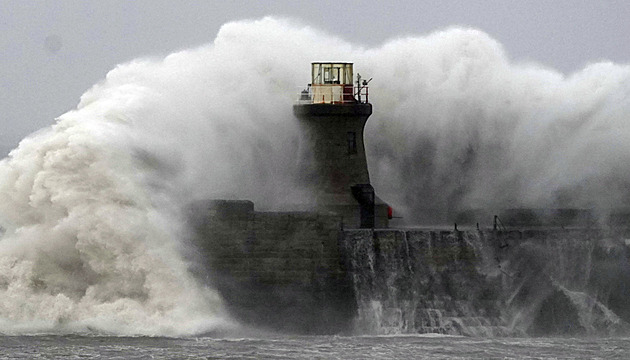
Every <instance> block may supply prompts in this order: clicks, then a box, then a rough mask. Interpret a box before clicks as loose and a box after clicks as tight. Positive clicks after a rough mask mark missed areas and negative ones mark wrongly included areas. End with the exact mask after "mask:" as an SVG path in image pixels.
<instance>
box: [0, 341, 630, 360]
mask: <svg viewBox="0 0 630 360" xmlns="http://www.w3.org/2000/svg"><path fill="white" fill-rule="evenodd" d="M629 352H630V338H493V339H487V338H469V337H455V336H439V335H418V336H413V335H412V336H348V337H346V336H280V335H277V336H264V337H258V338H214V337H187V338H167V337H101V336H4V337H1V338H0V358H2V359H86V358H96V359H97V358H103V359H128V360H131V359H627V358H628V353H629Z"/></svg>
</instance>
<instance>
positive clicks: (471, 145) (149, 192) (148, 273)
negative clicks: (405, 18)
mask: <svg viewBox="0 0 630 360" xmlns="http://www.w3.org/2000/svg"><path fill="white" fill-rule="evenodd" d="M313 61H351V62H354V63H355V71H358V72H359V73H361V75H362V76H363V77H364V78H370V77H372V78H373V79H374V80H373V81H372V82H371V83H370V101H371V102H372V104H373V106H374V113H373V115H372V116H371V118H370V119H369V120H368V124H367V128H366V135H365V137H366V138H365V143H366V151H367V156H368V166H369V171H370V175H371V180H372V183H373V185H374V187H375V189H376V192H377V194H378V195H379V197H381V198H382V199H383V200H385V201H387V202H388V203H390V204H391V205H393V206H394V207H395V209H397V211H399V212H400V213H401V214H403V216H405V217H406V218H407V219H409V221H410V222H414V221H419V222H421V221H422V219H421V218H420V217H419V216H417V215H416V214H417V213H418V212H419V211H420V210H422V209H438V210H439V211H441V212H444V213H449V212H451V211H456V210H460V209H468V208H497V207H498V208H507V207H509V208H514V207H535V208H538V207H585V208H599V209H610V208H615V207H623V206H625V204H626V202H627V199H628V196H629V195H630V192H629V191H628V189H629V187H628V180H627V179H630V177H629V176H628V175H630V162H629V161H628V160H630V145H628V144H630V142H629V141H628V140H629V139H630V125H629V124H628V123H627V122H626V121H625V120H626V117H627V115H628V114H630V103H629V102H628V101H627V100H628V94H630V82H629V80H628V79H629V75H630V71H629V70H630V67H628V66H626V65H617V64H612V63H597V64H592V65H589V66H588V67H586V68H585V69H583V70H581V71H580V72H577V73H575V74H571V75H569V76H564V75H563V74H561V73H559V72H556V71H554V70H553V69H549V68H545V67H543V66H541V65H537V64H528V63H518V62H515V61H513V60H511V59H509V57H508V56H507V55H506V54H505V53H504V51H503V49H502V46H501V44H499V43H498V42H497V41H495V40H494V39H492V38H491V37H490V36H489V35H488V34H485V33H484V32H482V31H479V30H475V29H463V28H452V29H446V30H442V31H438V32H435V33H432V34H429V35H426V36H416V37H406V38H400V39H394V40H391V41H389V42H387V43H385V44H383V45H382V46H380V47H378V48H364V47H362V46H359V45H354V44H350V43H348V42H345V41H343V40H341V39H339V38H337V37H335V36H334V35H331V34H327V33H325V32H323V31H320V30H316V29H313V28H310V27H308V26H304V25H302V24H300V23H298V22H295V21H291V20H284V19H276V18H264V19H261V20H255V21H240V22H233V23H228V24H225V25H224V26H223V27H222V28H221V30H220V31H219V33H218V34H217V36H216V38H215V40H214V41H213V42H212V43H211V44H208V45H206V46H202V47H199V48H196V49H190V50H186V51H181V52H177V53H173V54H171V55H169V56H167V57H165V58H163V59H162V58H140V59H136V60H134V61H131V62H129V63H126V64H121V65H119V66H117V67H116V68H115V69H113V70H112V71H110V72H109V73H108V74H107V75H106V77H105V79H104V80H103V81H101V82H100V83H98V84H96V85H94V86H93V87H92V88H91V89H89V90H88V91H87V92H86V93H85V94H84V95H83V96H82V97H81V99H80V103H79V105H78V106H77V108H76V109H75V110H72V111H69V112H68V113H66V114H64V115H62V116H60V117H59V118H58V119H57V121H56V123H55V125H53V126H52V127H50V128H46V129H42V130H41V131H39V132H37V133H35V134H33V135H31V136H29V137H27V138H25V139H24V140H22V141H21V142H20V144H19V146H18V148H16V149H14V150H13V151H12V152H11V153H10V155H9V156H8V157H7V158H5V159H4V160H2V161H1V162H0V226H1V227H2V228H3V229H4V235H3V236H2V238H1V239H0V319H2V320H0V332H3V333H28V332H42V331H44V332H55V331H60V332H77V331H78V332H81V331H96V332H106V333H116V334H150V335H181V334H195V333H201V332H207V331H213V330H216V329H221V328H225V327H230V326H234V324H233V322H232V321H231V320H230V319H229V317H228V316H227V315H225V313H224V310H223V305H222V301H221V299H220V297H219V295H218V294H217V292H216V290H214V289H212V288H211V287H209V286H208V285H205V284H200V283H199V282H197V281H196V280H195V279H194V278H193V277H192V276H191V275H190V274H189V271H188V266H189V264H188V261H187V260H186V259H185V257H184V256H182V255H181V254H182V253H184V252H185V250H186V249H185V246H187V245H185V244H186V239H187V237H188V236H189V234H188V232H189V229H188V228H187V226H186V209H187V207H188V205H189V204H190V203H191V202H193V201H195V200H198V199H206V198H220V199H249V200H252V201H254V202H255V204H256V207H257V208H259V209H282V208H283V207H284V206H285V205H286V204H296V203H300V202H301V201H304V198H305V197H308V194H304V192H303V190H302V189H300V188H299V186H298V185H296V178H297V172H298V171H299V166H298V165H299V164H298V160H297V159H296V147H299V143H300V129H299V127H298V124H297V121H296V119H295V118H294V117H293V114H292V104H293V103H294V101H295V100H296V98H297V94H298V92H299V91H300V90H301V88H303V87H304V86H305V85H306V84H307V83H308V81H309V79H310V74H309V71H310V66H309V64H310V63H311V62H313Z"/></svg>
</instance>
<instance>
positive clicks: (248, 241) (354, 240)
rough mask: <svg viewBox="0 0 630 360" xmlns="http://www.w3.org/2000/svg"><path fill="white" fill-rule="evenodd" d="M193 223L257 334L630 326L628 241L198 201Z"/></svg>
mask: <svg viewBox="0 0 630 360" xmlns="http://www.w3.org/2000/svg"><path fill="white" fill-rule="evenodd" d="M193 213H194V214H195V216H194V217H193V218H194V219H195V220H194V221H195V228H196V229H197V240H196V243H197V244H198V248H199V259H201V261H202V262H203V264H204V265H205V268H206V269H207V272H206V276H207V278H206V281H208V282H210V283H212V284H213V285H214V286H216V288H217V289H218V290H219V291H220V293H221V295H222V297H223V298H224V300H225V303H226V305H227V307H228V310H229V311H230V312H231V314H232V315H233V316H234V317H235V318H236V319H237V320H239V321H241V322H243V323H246V324H251V325H254V326H257V327H263V328H265V327H267V328H270V329H273V330H278V331H284V332H291V333H306V334H331V333H355V334H356V333H365V334H401V333H445V334H462V335H473V336H503V335H514V334H516V335H523V334H543V335H547V334H576V333H577V334H579V333H585V334H596V333H597V334H599V333H601V334H616V333H618V332H619V331H621V330H623V329H626V328H627V322H628V320H630V311H629V310H628V309H629V308H630V307H628V306H626V305H625V303H626V302H625V299H626V298H627V297H628V296H630V294H629V293H628V291H626V290H625V289H630V276H629V274H630V266H629V265H628V264H629V262H628V258H629V255H628V250H627V246H626V245H625V237H624V236H625V235H624V234H613V233H610V232H605V231H602V230H594V229H571V230H567V229H560V228H555V229H534V230H511V231H493V230H470V231H457V230H439V229H381V230H379V229H343V228H342V221H341V219H340V218H339V217H337V216H333V215H324V214H318V213H311V212H257V211H254V208H253V204H252V203H251V202H248V201H243V202H233V201H232V202H221V201H219V202H217V201H213V202H205V203H200V204H197V208H196V209H195V210H194V211H193ZM558 304H560V305H558ZM559 306H560V307H561V308H558V309H557V307H559ZM549 313H552V314H555V315H554V316H555V317H554V318H553V319H552V318H550V317H549V316H548V314H549ZM545 314H547V315H545ZM550 319H551V320H550ZM550 321H551V322H550Z"/></svg>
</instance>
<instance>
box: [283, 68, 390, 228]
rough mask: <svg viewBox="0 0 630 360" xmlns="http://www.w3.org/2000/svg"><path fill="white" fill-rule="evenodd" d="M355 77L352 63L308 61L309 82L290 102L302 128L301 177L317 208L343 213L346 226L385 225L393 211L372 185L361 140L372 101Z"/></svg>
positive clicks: (371, 226)
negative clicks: (303, 134) (309, 62)
mask: <svg viewBox="0 0 630 360" xmlns="http://www.w3.org/2000/svg"><path fill="white" fill-rule="evenodd" d="M357 77H358V79H357V82H356V86H355V83H354V77H353V69H352V63H346V62H315V63H312V64H311V83H310V84H308V88H307V89H305V90H304V91H302V94H301V95H300V99H299V101H298V103H297V104H296V105H294V106H293V112H294V114H295V115H296V117H297V118H298V119H300V121H301V123H302V125H303V126H304V130H305V132H306V144H307V145H306V147H305V151H304V154H306V155H304V154H303V155H302V162H303V166H302V173H301V177H302V180H303V183H304V184H305V185H306V186H307V187H309V188H311V189H312V191H314V193H315V197H316V206H317V207H318V208H319V209H320V211H326V212H334V213H337V214H339V215H341V216H342V217H343V222H344V226H345V227H349V228H373V227H387V225H388V215H389V216H391V211H390V209H389V208H388V206H387V204H385V203H383V202H382V201H380V199H378V197H377V196H376V195H375V194H374V188H373V187H372V185H370V175H369V173H368V168H367V162H366V157H365V148H364V145H363V128H364V127H365V123H366V122H367V119H368V117H369V116H370V115H371V114H372V104H370V103H369V98H368V88H367V81H364V82H363V83H361V81H360V76H359V75H357Z"/></svg>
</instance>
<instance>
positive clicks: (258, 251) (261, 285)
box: [193, 201, 354, 333]
mask: <svg viewBox="0 0 630 360" xmlns="http://www.w3.org/2000/svg"><path fill="white" fill-rule="evenodd" d="M234 203H235V202H223V201H210V202H205V203H199V204H197V205H196V206H195V210H193V212H194V213H195V214H196V215H195V216H196V220H195V228H196V230H197V234H198V236H197V237H198V241H197V243H198V244H199V248H200V251H201V252H202V254H201V256H200V257H201V258H202V259H205V261H206V262H207V268H208V269H209V274H208V281H209V282H211V283H213V284H214V285H215V286H216V287H217V288H218V290H219V291H220V292H221V294H222V296H223V297H224V299H225V302H226V305H227V306H228V310H229V311H230V312H231V313H232V315H233V316H234V317H235V318H237V319H238V320H240V321H242V322H245V323H249V324H253V325H255V326H260V327H269V328H272V329H274V330H280V331H287V332H297V333H338V332H343V331H344V330H346V329H349V327H350V324H351V318H352V316H353V314H354V310H353V304H354V300H353V297H352V294H353V293H352V288H351V283H350V282H349V281H348V278H347V271H346V269H345V268H344V264H345V262H344V261H343V256H342V254H340V252H339V246H338V241H339V239H340V235H341V232H340V230H341V219H340V218H339V217H338V216H332V215H324V214H318V213H312V212H256V211H254V209H253V204H252V205H251V206H246V205H247V202H242V204H240V205H241V206H236V205H235V204H234ZM249 204H251V203H249Z"/></svg>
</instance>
